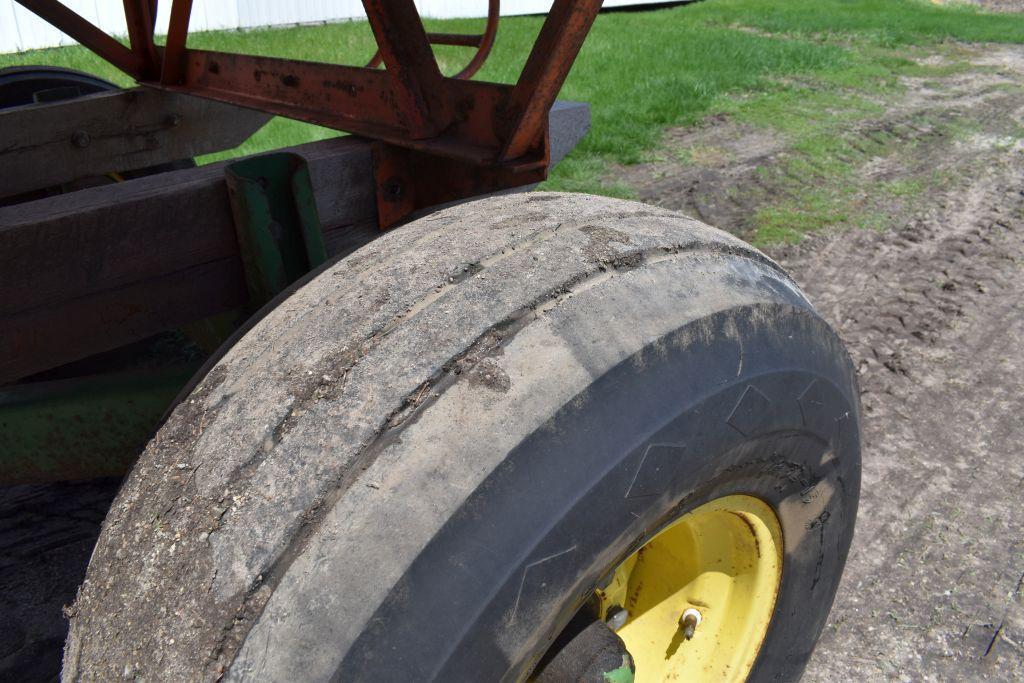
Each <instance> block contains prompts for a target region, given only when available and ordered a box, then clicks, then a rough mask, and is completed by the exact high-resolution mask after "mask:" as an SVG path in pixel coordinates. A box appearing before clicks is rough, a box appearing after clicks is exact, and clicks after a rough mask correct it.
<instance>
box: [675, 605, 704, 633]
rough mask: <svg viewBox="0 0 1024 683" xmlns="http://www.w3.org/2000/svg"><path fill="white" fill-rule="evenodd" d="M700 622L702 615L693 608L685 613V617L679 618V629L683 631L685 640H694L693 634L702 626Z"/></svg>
mask: <svg viewBox="0 0 1024 683" xmlns="http://www.w3.org/2000/svg"><path fill="white" fill-rule="evenodd" d="M700 622H701V615H700V612H699V611H698V610H695V609H693V608H692V607H691V608H689V609H687V610H686V611H685V612H683V616H681V617H679V628H680V629H682V631H683V638H686V639H687V640H689V639H690V638H693V633H694V631H696V630H697V627H698V626H700Z"/></svg>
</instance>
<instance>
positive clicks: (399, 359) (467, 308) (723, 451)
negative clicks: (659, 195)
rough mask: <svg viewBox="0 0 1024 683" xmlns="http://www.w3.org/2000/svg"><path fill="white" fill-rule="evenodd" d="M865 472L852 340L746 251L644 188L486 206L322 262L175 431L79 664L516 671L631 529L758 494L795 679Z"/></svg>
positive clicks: (152, 470) (76, 653) (168, 430)
mask: <svg viewBox="0 0 1024 683" xmlns="http://www.w3.org/2000/svg"><path fill="white" fill-rule="evenodd" d="M859 468H860V460H859V413H858V398H857V388H856V382H855V378H854V374H853V372H852V369H851V366H850V363H849V362H848V358H847V356H846V353H845V351H844V349H843V347H842V345H841V343H840V341H839V340H838V339H837V337H836V335H835V334H834V333H833V332H832V331H831V330H830V329H829V327H828V326H827V325H826V324H825V323H824V322H823V321H822V320H821V319H820V318H819V317H818V316H817V315H816V314H815V312H814V310H813V309H812V308H811V306H810V304H809V303H808V302H807V300H806V299H805V298H804V296H803V295H802V294H801V292H800V291H799V289H798V288H797V287H796V285H794V283H793V282H792V281H791V280H790V279H789V278H788V277H787V276H786V275H785V274H784V273H783V272H781V270H780V269H779V268H778V267H777V266H776V265H774V264H773V263H772V262H771V261H770V260H768V259H767V258H766V257H764V256H763V255H761V254H760V253H758V252H757V251H756V250H754V249H752V248H751V247H749V246H747V245H745V244H744V243H742V242H741V241H739V240H737V239H735V238H733V237H731V236H729V235H727V234H725V233H722V232H719V231H717V230H714V229H712V228H709V227H707V226H705V225H703V224H700V223H698V222H696V221H693V220H691V219H688V218H685V217H683V216H680V215H678V214H674V213H669V212H665V211H662V210H658V209H654V208H651V207H648V206H644V205H640V204H636V203H631V202H622V201H617V200H611V199H605V198H598V197H590V196H584V195H558V194H547V193H534V194H526V195H515V196H509V197H500V198H491V199H485V200H481V201H477V202H473V203H470V204H466V205H462V206H458V207H455V208H452V209H448V210H445V211H442V212H440V213H437V214H434V215H431V216H428V217H426V218H423V219H421V220H418V221H416V222H414V223H412V224H410V225H408V226H406V227H403V228H401V229H400V230H397V231H395V232H393V233H391V234H389V235H386V236H384V237H382V238H381V239H379V240H377V241H376V242H373V243H372V244H370V245H368V246H366V247H364V248H363V249H362V250H360V251H359V252H356V253H355V254H354V255H352V256H351V257H349V258H347V259H345V260H343V261H341V262H339V263H337V264H336V265H334V266H333V267H331V268H330V269H328V270H326V271H325V272H324V273H322V274H321V275H320V276H319V277H317V278H316V279H315V280H313V281H312V282H310V283H309V284H307V285H306V286H305V287H303V288H302V289H300V290H299V291H298V292H297V293H296V294H294V295H293V296H291V297H290V298H288V299H287V300H286V301H284V302H283V303H282V304H281V305H280V306H279V307H278V308H277V309H275V310H274V311H273V312H272V313H271V314H269V315H268V316H267V317H266V318H264V319H263V320H262V321H261V322H260V323H259V324H258V325H256V326H255V327H254V328H253V329H252V330H251V331H250V332H249V333H248V334H247V335H246V336H245V337H244V338H243V339H242V340H241V341H240V342H239V343H238V344H237V345H236V346H234V347H233V348H232V349H231V350H230V351H229V352H228V353H227V354H226V355H225V356H224V357H223V358H222V359H221V360H220V362H219V363H218V364H217V366H216V367H215V368H214V369H213V370H212V371H211V372H210V373H209V375H208V376H207V377H206V378H205V379H204V380H203V381H202V382H201V383H200V384H199V385H198V387H197V388H196V390H195V392H194V394H193V395H192V397H191V398H190V399H188V400H187V401H185V402H184V403H183V404H182V405H180V406H179V407H178V408H177V409H176V410H175V411H174V412H173V413H172V415H171V417H170V418H169V420H168V422H167V423H166V425H165V426H164V427H163V429H162V430H161V431H160V432H159V434H158V435H157V436H156V438H155V439H154V440H153V441H152V442H151V443H150V444H149V446H148V447H147V449H146V451H145V453H144V455H143V456H142V458H141V459H140V461H139V463H138V465H137V466H136V468H135V470H134V471H133V472H132V474H131V475H130V476H129V478H128V480H127V482H126V483H125V485H124V488H123V489H122V490H121V492H120V494H119V495H118V498H117V500H116V501H115V503H114V505H113V507H112V509H111V511H110V515H109V517H108V519H107V522H106V523H105V526H104V529H103V532H102V535H101V538H100V541H99V543H98V545H97V547H96V550H95V552H94V555H93V558H92V563H91V565H90V567H89V571H88V576H87V579H86V581H85V583H84V584H83V586H82V588H81V590H80V592H79V596H78V600H77V602H76V604H75V605H74V607H73V608H72V610H71V613H72V620H71V633H70V636H69V640H68V643H67V646H66V650H65V660H64V675H65V676H66V677H67V679H68V680H71V679H77V678H97V679H108V680H109V679H113V678H115V677H121V676H127V677H140V678H143V679H163V680H199V679H212V678H216V677H218V676H221V675H224V677H225V679H226V680H241V679H252V680H275V681H294V680H326V679H332V678H333V679H336V680H338V679H340V680H351V681H357V680H358V681H420V680H431V679H436V680H445V681H487V680H499V679H501V680H516V679H521V678H523V677H524V676H525V675H527V674H528V673H529V672H530V671H531V669H532V667H533V666H534V664H535V663H536V662H537V660H538V659H539V658H540V657H541V655H542V654H543V653H544V651H545V650H546V648H547V647H548V645H549V643H551V641H552V640H553V639H554V637H555V636H556V635H557V634H558V633H559V631H560V630H561V629H562V628H563V627H564V625H565V624H566V623H567V622H568V620H569V619H570V618H571V617H572V615H573V613H574V612H575V610H576V609H577V608H578V607H579V606H580V605H581V603H582V602H583V600H585V599H586V598H587V597H588V596H589V595H590V594H591V592H592V591H593V589H594V587H595V585H596V584H597V582H598V581H599V580H600V579H601V577H602V576H603V575H605V574H606V573H607V572H608V571H609V569H610V568H612V567H614V566H615V565H616V564H617V562H618V561H620V560H621V559H622V558H623V557H625V556H626V555H627V554H629V553H630V552H632V550H635V549H636V548H637V547H639V545H640V544H642V543H643V542H644V539H646V538H648V537H649V536H650V535H651V534H652V533H654V532H655V531H657V530H658V529H659V528H661V527H662V526H663V525H664V524H665V523H666V522H667V521H669V520H671V519H673V518H674V517H677V516H678V515H680V514H681V513H683V512H685V511H687V510H690V509H693V508H694V507H696V506H698V505H700V504H701V503H703V502H705V501H708V500H711V499H714V498H717V497H720V496H723V495H727V494H731V493H746V494H750V495H754V496H757V497H759V498H761V499H763V500H765V501H767V502H769V503H770V504H771V505H772V506H773V507H774V509H775V511H776V513H777V515H778V517H779V519H780V521H781V524H782V530H783V534H784V545H785V556H784V571H783V577H782V583H781V588H780V592H779V595H778V598H777V601H776V604H775V612H774V617H773V619H772V622H771V625H770V627H769V630H768V633H767V636H766V640H765V643H764V646H763V647H762V649H761V653H760V655H759V658H758V660H757V663H756V666H755V669H754V676H753V677H754V678H756V679H773V680H777V679H793V678H796V677H798V676H799V674H800V672H801V671H802V669H803V667H804V665H805V663H806V661H807V658H808V656H809V655H810V653H811V651H812V649H813V647H814V643H815V641H816V640H817V638H818V635H819V633H820V631H821V629H822V627H823V625H824V623H825V619H826V616H827V614H828V611H829V608H830V606H831V604H832V600H833V597H834V594H835V591H836V587H837V584H838V581H839V577H840V574H841V572H842V568H843V564H844V561H845V558H846V554H847V550H848V548H849V544H850V540H851V537H852V534H853V525H854V517H855V514H856V508H857V500H858V491H859V478H860V477H859V471H860V469H859Z"/></svg>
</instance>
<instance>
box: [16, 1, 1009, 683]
mask: <svg viewBox="0 0 1024 683" xmlns="http://www.w3.org/2000/svg"><path fill="white" fill-rule="evenodd" d="M1015 1H1016V0H1012V1H1009V2H1003V3H1002V4H1003V5H1005V6H1006V7H1007V8H1012V7H1011V6H1013V5H1014V2H1015ZM993 4H997V3H993ZM1016 4H1017V5H1020V3H1019V2H1017V3H1016ZM965 50H966V52H965V54H966V55H967V58H968V59H969V60H970V61H971V62H972V63H973V64H975V65H976V66H977V69H976V70H973V71H968V72H963V71H958V72H957V73H955V74H952V75H949V76H946V77H942V78H929V79H919V80H908V81H907V82H906V83H905V84H904V85H905V86H906V88H905V90H904V91H903V94H902V95H901V96H900V97H899V98H896V99H893V100H889V101H886V102H885V105H886V106H885V113H884V114H882V115H880V116H878V117H876V118H873V119H871V120H868V121H864V122H863V123H861V124H859V125H858V126H856V127H855V128H853V129H851V130H850V131H848V132H847V133H846V135H847V137H848V138H849V139H850V141H851V144H852V145H853V146H854V147H855V148H858V149H863V150H868V151H869V152H870V150H874V149H877V148H878V145H877V144H876V143H877V140H879V139H884V140H886V141H887V145H886V147H887V151H886V153H884V154H881V153H880V154H877V155H875V154H872V153H866V154H862V155H859V156H858V157H857V160H858V162H857V163H858V165H857V166H856V168H855V173H856V174H857V179H858V180H859V181H860V182H861V184H862V185H863V187H864V188H872V187H876V186H877V183H878V181H880V180H882V181H886V182H900V183H905V184H906V183H912V182H915V181H917V180H921V181H922V183H923V186H924V187H925V188H926V189H925V191H924V192H923V193H921V194H918V195H914V196H908V195H909V194H912V193H908V195H905V196H894V195H892V194H886V195H884V196H881V195H879V196H875V195H873V194H872V193H871V192H870V191H869V189H865V191H864V196H861V197H858V202H859V204H860V205H861V207H862V209H863V211H864V212H865V214H870V215H872V216H875V217H881V220H880V221H876V222H875V223H873V224H872V225H873V227H874V229H852V230H846V231H842V232H835V233H832V234H821V235H817V236H815V237H812V238H808V239H806V240H805V241H803V242H802V243H801V244H799V245H798V246H789V247H780V248H774V249H771V250H770V251H771V253H772V255H773V256H774V257H775V258H777V259H778V260H780V261H781V262H782V263H783V265H785V266H786V267H787V268H788V269H789V270H790V271H791V272H792V273H793V274H794V275H795V277H796V278H797V280H798V281H799V282H800V283H801V284H802V286H803V287H804V288H805V290H806V291H807V293H808V294H809V296H810V297H811V300H812V301H813V302H815V304H816V305H817V306H818V308H819V310H820V311H821V312H822V314H823V315H824V316H825V317H826V318H827V319H829V320H830V321H831V322H832V323H833V324H834V325H835V326H836V327H837V329H838V330H839V331H840V333H841V334H842V336H843V338H844V339H845V340H846V342H847V344H848V346H849V348H850V351H851V354H852V355H853V357H854V360H855V362H856V363H857V365H858V367H859V368H860V380H861V387H862V391H863V397H862V400H863V407H864V413H865V421H864V425H865V432H864V437H865V450H864V479H863V493H862V502H861V512H860V516H859V521H858V528H857V535H856V539H855V541H854V547H853V549H852V551H851V554H850V560H849V564H848V568H847V571H846V574H845V577H844V582H843V586H842V588H841V590H840V594H839V596H838V598H837V601H836V604H835V607H834V609H833V611H832V615H831V619H830V623H829V626H828V627H827V629H826V632H825V634H824V636H823V637H822V640H821V643H820V645H819V647H818V649H817V651H816V652H815V654H814V657H813V659H812V661H811V664H810V667H809V668H808V671H807V675H806V677H805V680H807V681H835V680H847V679H854V680H908V681H926V680H936V681H945V680H1022V679H1024V454H1022V451H1021V444H1022V443H1024V420H1022V417H1021V414H1022V408H1024V354H1022V351H1021V350H1022V348H1024V297H1022V296H1021V283H1022V282H1024V140H1022V136H1021V130H1022V127H1024V48H1019V47H1017V48H1009V47H991V48H983V47H977V48H970V49H967V48H965ZM936 59H940V60H941V59H942V58H941V57H936ZM951 124H958V125H956V126H951ZM959 124H963V125H959ZM951 130H955V131H959V132H958V133H957V134H951V133H950V131H951ZM666 144H667V145H668V146H669V147H673V148H679V149H689V150H697V151H699V154H698V153H695V154H691V155H690V156H689V157H688V158H687V161H685V162H684V161H682V160H680V159H678V158H677V159H675V160H668V161H666V160H662V161H658V162H653V163H650V164H645V165H641V166H636V167H630V168H626V169H619V170H618V171H616V174H615V175H616V180H620V181H622V182H624V183H626V184H628V185H631V186H633V187H634V188H636V190H637V192H638V194H639V195H640V197H641V198H642V199H645V200H646V201H649V202H652V203H657V204H661V205H663V206H667V207H671V208H675V209H679V210H682V211H684V212H686V213H689V214H691V215H694V216H697V217H700V218H702V219H703V220H705V221H707V222H709V223H711V224H713V225H716V226H718V227H721V228H724V229H727V230H730V231H733V232H736V233H737V234H741V235H743V234H746V235H749V234H750V233H751V230H752V229H753V227H754V225H753V221H754V217H755V216H756V215H757V213H758V211H759V210H760V209H762V208H764V206H765V205H766V204H768V203H770V202H772V201H775V200H777V199H778V198H779V196H780V195H784V194H785V193H786V192H788V191H789V190H788V189H787V186H783V185H774V184H773V183H774V182H776V180H774V179H777V176H774V175H772V174H770V173H768V174H766V173H764V169H772V168H782V167H783V166H784V165H785V162H786V160H787V159H788V158H789V156H790V155H791V154H792V150H791V149H790V148H789V147H788V146H787V140H786V139H784V138H783V137H782V136H780V135H775V134H772V133H769V132H766V131H765V130H764V129H755V128H752V127H749V126H744V125H741V124H738V123H736V122H734V121H733V120H731V119H729V118H726V117H723V118H718V119H713V120H711V121H709V122H707V124H706V125H704V126H702V127H699V128H696V129H688V130H680V131H675V132H672V133H670V134H669V136H668V139H667V141H666ZM937 177H938V178H941V181H942V182H941V183H940V184H939V185H936V184H935V183H934V179H935V178H937ZM926 181H927V182H926ZM115 491H116V482H101V483H93V484H77V485H76V484H67V485H61V486H59V487H49V488H46V489H40V488H37V487H20V488H18V489H15V490H10V489H8V490H7V491H5V492H4V495H3V497H2V499H0V500H2V502H0V549H2V552H0V614H3V615H5V617H4V618H2V619H0V679H2V678H5V672H6V673H7V674H11V673H13V672H15V671H18V672H20V673H21V674H22V676H21V677H22V678H25V679H28V680H45V679H47V678H52V677H53V676H55V674H56V672H57V671H58V670H59V661H60V643H61V642H62V640H63V634H64V632H65V629H66V625H65V622H64V621H63V619H62V617H61V615H60V608H61V606H62V605H63V604H66V603H69V602H70V601H71V599H72V597H73V586H74V585H75V584H77V582H78V580H79V579H80V578H81V576H82V575H83V574H84V567H85V562H86V561H87V558H88V555H89V553H90V551H91V547H92V544H93V542H94V540H95V536H96V533H97V531H98V523H99V521H100V519H101V518H102V516H103V513H104V510H105V509H106V506H107V505H108V504H109V500H110V498H111V497H112V496H113V494H114V493H115ZM69 501H77V502H74V503H73V504H72V502H69ZM83 501H84V503H83ZM62 505H67V506H70V507H67V509H64V508H62V507H61V506H62ZM26 529H31V530H32V533H27V532H26ZM26 592H31V593H32V595H33V596H35V597H34V600H33V601H34V602H35V604H37V605H39V604H42V605H44V606H45V607H44V608H42V609H39V608H37V612H38V613H36V614H34V615H21V614H20V611H21V610H20V606H19V604H18V602H16V601H15V599H14V598H13V597H12V596H25V595H26ZM12 617H13V618H12ZM19 617H24V618H20V619H19Z"/></svg>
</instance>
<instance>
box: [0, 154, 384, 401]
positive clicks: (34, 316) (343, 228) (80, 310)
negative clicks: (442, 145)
mask: <svg viewBox="0 0 1024 683" xmlns="http://www.w3.org/2000/svg"><path fill="white" fill-rule="evenodd" d="M292 151H296V152H298V153H300V154H302V156H304V157H305V158H306V159H307V161H308V162H309V165H310V175H311V178H312V181H313V186H314V189H315V192H316V197H317V205H318V209H319V211H320V215H321V221H322V223H323V225H324V232H325V241H326V242H327V244H328V245H329V247H330V251H331V252H332V253H338V252H339V251H344V252H346V253H347V252H348V251H351V249H352V248H356V247H357V246H359V245H360V244H363V243H365V242H366V241H368V240H369V239H372V237H373V236H375V234H374V233H373V232H371V231H369V229H368V228H369V226H372V225H373V224H374V223H375V220H376V205H375V198H374V190H373V185H372V172H371V158H370V152H369V144H368V143H367V142H365V141H362V140H357V139H355V138H339V139H336V140H327V141H323V142H317V143H311V144H310V145H303V146H300V147H297V148H294V150H292ZM224 166H225V164H223V163H220V164H211V165H210V166H206V167H203V168H200V169H190V170H183V171H175V172H171V173H165V174H161V175H159V176H153V177H149V178H140V179H138V180H133V181H130V182H127V183H121V184H118V185H110V186H104V187H98V188H92V189H89V190H83V191H80V192H75V193H71V194H67V195H61V196H58V197H53V198H50V199H47V200H40V201H36V202H29V203H27V204H21V205H16V206H11V207H4V208H0V383H3V382H6V381H10V380H12V379H16V378H18V377H23V376H26V375H29V374H32V373H34V372H38V371H41V370H44V369H47V368H50V367H55V366H57V365H60V364H63V363H68V362H71V361H74V360H78V359H80V358H84V357H86V356H88V355H91V354H93V353H98V352H100V351H105V350H108V349H112V348H116V347H117V346H120V345H122V344H125V343H129V342H131V341H134V340H137V339H141V338H143V337H146V336H149V335H151V334H155V333H157V332H160V331H162V330H166V329H172V328H175V327H178V326H180V325H182V324H184V323H187V322H190V321H193V320H196V319H199V318H202V317H205V316H207V315H212V314H214V313H218V312H221V311H226V310H230V309H231V308H234V307H236V306H239V305H242V304H244V303H245V301H246V296H247V293H246V291H245V285H244V278H243V275H242V267H241V260H240V257H239V254H238V245H237V241H236V239H235V228H234V223H233V222H232V217H231V210H230V205H229V203H228V199H227V189H226V187H225V184H224V180H223V176H224ZM349 233H353V234H349Z"/></svg>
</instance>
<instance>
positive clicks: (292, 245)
mask: <svg viewBox="0 0 1024 683" xmlns="http://www.w3.org/2000/svg"><path fill="white" fill-rule="evenodd" d="M224 178H225V180H226V182H227V186H228V195H229V197H230V200H231V213H232V215H233V216H234V221H235V232H236V234H237V236H238V246H239V249H240V251H241V255H242V265H243V266H244V268H245V282H246V286H247V287H248V289H249V296H250V303H251V305H252V306H253V307H254V308H259V307H260V306H262V305H263V304H265V303H267V302H268V301H270V300H271V299H273V298H274V297H275V296H277V295H278V294H280V293H281V292H283V291H284V290H285V289H286V288H287V287H288V285H290V284H292V283H293V282H295V281H296V280H298V279H299V278H300V277H302V276H303V275H305V274H306V273H308V272H309V271H310V270H312V269H314V268H316V267H317V266H319V265H320V264H322V263H323V262H324V261H326V260H327V249H326V247H325V246H324V237H323V230H322V228H321V226H320V216H319V214H318V213H317V209H316V200H315V198H314V196H313V185H312V183H311V181H310V177H309V167H308V166H307V164H306V161H305V159H303V158H302V157H301V156H299V155H298V154H291V153H286V152H281V153H277V154H264V155H261V156H256V157H252V158H250V159H246V160H244V161H237V162H235V163H233V164H230V165H229V166H228V167H227V168H226V169H225V171H224Z"/></svg>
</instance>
